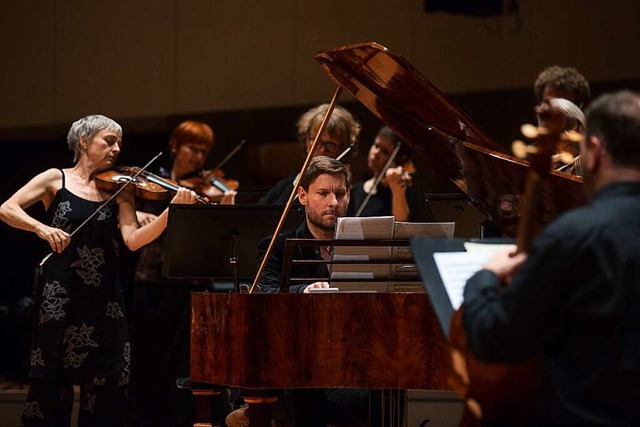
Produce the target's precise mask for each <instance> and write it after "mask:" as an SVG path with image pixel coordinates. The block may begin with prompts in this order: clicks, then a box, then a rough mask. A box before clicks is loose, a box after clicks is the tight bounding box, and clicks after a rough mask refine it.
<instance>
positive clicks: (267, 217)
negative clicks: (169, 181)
mask: <svg viewBox="0 0 640 427" xmlns="http://www.w3.org/2000/svg"><path fill="white" fill-rule="evenodd" d="M283 210H284V206H280V205H169V219H168V223H167V237H166V239H165V248H164V264H163V268H162V275H163V276H164V277H170V278H213V279H232V280H233V284H234V290H235V291H236V292H239V291H240V281H241V280H247V281H248V282H251V281H253V279H254V277H255V274H256V271H257V269H258V260H257V256H258V255H257V254H258V253H257V247H258V243H259V242H260V240H262V239H264V238H265V237H269V236H271V235H272V234H273V231H274V230H275V229H276V226H277V224H278V221H279V220H280V217H281V216H282V211H283ZM303 219H304V208H303V207H302V206H292V207H291V209H290V210H289V213H288V215H287V219H286V221H285V223H284V225H283V227H282V231H286V230H288V229H291V228H294V227H296V226H298V224H300V222H301V221H302V220H303Z"/></svg>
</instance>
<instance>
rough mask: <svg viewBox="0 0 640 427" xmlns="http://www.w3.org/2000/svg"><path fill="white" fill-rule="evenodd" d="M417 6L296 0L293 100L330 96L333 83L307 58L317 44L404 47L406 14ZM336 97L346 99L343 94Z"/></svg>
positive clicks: (401, 0)
mask: <svg viewBox="0 0 640 427" xmlns="http://www.w3.org/2000/svg"><path fill="white" fill-rule="evenodd" d="M419 7H420V5H419V4H417V2H415V1H410V0H398V1H393V2H390V1H383V0H372V1H367V0H350V1H341V0H330V1H323V2H311V1H305V2H300V6H299V8H298V16H299V18H298V20H299V24H298V31H297V35H296V40H297V49H296V52H295V55H296V56H295V64H296V65H295V70H296V76H295V80H294V84H295V88H294V92H295V100H296V103H313V102H329V101H330V100H331V96H332V94H333V92H334V90H335V84H334V83H333V82H331V80H330V79H329V77H328V76H327V75H326V73H325V72H324V71H323V70H322V67H321V66H320V64H319V63H318V62H317V61H316V60H315V59H313V56H314V55H315V54H316V53H317V52H318V51H320V50H326V49H331V48H334V47H339V46H344V45H347V44H353V43H362V42H369V41H377V42H379V43H381V44H383V45H385V46H386V47H388V48H390V49H392V50H402V51H405V50H409V49H410V47H411V45H412V43H413V29H412V27H411V16H412V14H414V13H417V11H416V10H415V9H416V8H419ZM341 99H348V95H344V96H343V98H341Z"/></svg>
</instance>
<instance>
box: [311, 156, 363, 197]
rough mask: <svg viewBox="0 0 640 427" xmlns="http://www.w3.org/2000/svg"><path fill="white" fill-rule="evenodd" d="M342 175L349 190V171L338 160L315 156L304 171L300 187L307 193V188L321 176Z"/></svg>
mask: <svg viewBox="0 0 640 427" xmlns="http://www.w3.org/2000/svg"><path fill="white" fill-rule="evenodd" d="M325 173H326V174H329V175H342V176H344V181H345V184H346V186H347V188H351V171H350V170H349V168H348V167H347V165H345V164H344V163H342V162H341V161H339V160H336V159H332V158H331V157H329V156H316V157H314V158H313V159H311V161H310V162H309V167H308V168H307V170H306V171H305V173H304V175H303V176H302V179H301V180H300V186H301V187H302V188H303V189H304V191H309V186H310V185H311V183H312V182H313V181H315V180H316V178H318V177H319V176H320V175H322V174H325Z"/></svg>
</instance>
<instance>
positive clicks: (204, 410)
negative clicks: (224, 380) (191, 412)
mask: <svg viewBox="0 0 640 427" xmlns="http://www.w3.org/2000/svg"><path fill="white" fill-rule="evenodd" d="M191 393H192V394H193V396H194V398H195V406H196V414H195V420H194V423H193V427H215V426H219V425H220V424H217V423H216V424H212V419H213V418H212V415H213V414H212V412H211V399H212V397H213V396H214V395H219V394H220V390H209V389H191Z"/></svg>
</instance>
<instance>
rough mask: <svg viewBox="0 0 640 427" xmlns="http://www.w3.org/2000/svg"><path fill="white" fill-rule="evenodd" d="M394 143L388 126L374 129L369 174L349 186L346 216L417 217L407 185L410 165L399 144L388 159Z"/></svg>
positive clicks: (395, 141) (404, 218) (410, 171)
mask: <svg viewBox="0 0 640 427" xmlns="http://www.w3.org/2000/svg"><path fill="white" fill-rule="evenodd" d="M398 144H399V141H398V137H397V136H396V134H395V133H394V132H393V131H392V130H391V129H390V128H389V127H388V126H384V127H383V128H381V129H380V130H379V131H378V134H377V135H376V138H375V140H374V141H373V144H372V145H371V148H370V149H369V156H368V158H367V167H368V168H369V170H370V171H371V173H372V175H373V176H372V177H371V178H369V179H368V180H366V181H364V182H359V183H356V184H354V185H353V188H352V189H351V200H350V201H349V216H385V215H393V216H394V217H395V220H396V221H416V220H417V217H418V214H419V202H418V198H417V195H416V194H415V190H414V189H413V188H410V187H411V178H410V175H409V174H410V173H412V172H413V168H412V165H411V163H410V162H409V161H408V160H409V157H408V150H407V148H406V146H400V148H399V150H398V151H397V154H396V156H395V159H393V160H392V162H391V163H389V162H388V161H389V158H390V156H391V155H392V154H393V153H394V151H395V150H396V147H397V145H398ZM388 163H389V167H387V168H386V169H385V166H387V164H388ZM403 165H404V166H403ZM376 183H377V185H376Z"/></svg>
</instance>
